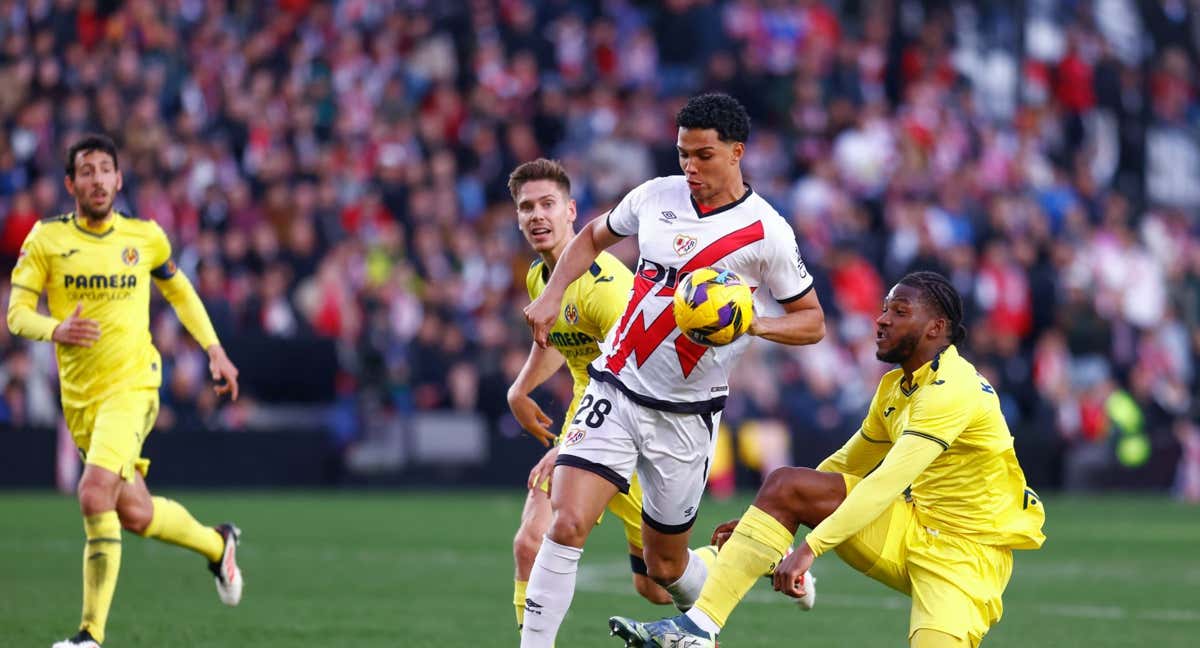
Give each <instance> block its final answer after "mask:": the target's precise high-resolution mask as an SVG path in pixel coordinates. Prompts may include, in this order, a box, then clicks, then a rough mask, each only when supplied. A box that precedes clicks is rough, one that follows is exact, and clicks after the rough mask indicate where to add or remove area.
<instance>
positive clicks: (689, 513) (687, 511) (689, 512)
mask: <svg viewBox="0 0 1200 648" xmlns="http://www.w3.org/2000/svg"><path fill="white" fill-rule="evenodd" d="M695 512H696V507H695V506H689V507H687V508H685V509H683V514H684V515H686V516H688V517H691V516H692V513H695Z"/></svg>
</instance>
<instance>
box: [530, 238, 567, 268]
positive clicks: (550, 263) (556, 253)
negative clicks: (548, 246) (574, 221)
mask: <svg viewBox="0 0 1200 648" xmlns="http://www.w3.org/2000/svg"><path fill="white" fill-rule="evenodd" d="M570 242H571V239H567V240H566V241H563V242H562V244H560V245H556V246H554V249H552V250H548V251H546V252H539V253H538V254H539V255H540V256H541V257H542V263H545V264H546V269H547V270H549V271H550V272H554V266H556V265H558V258H559V257H561V256H562V253H563V251H564V250H566V249H567V243H570Z"/></svg>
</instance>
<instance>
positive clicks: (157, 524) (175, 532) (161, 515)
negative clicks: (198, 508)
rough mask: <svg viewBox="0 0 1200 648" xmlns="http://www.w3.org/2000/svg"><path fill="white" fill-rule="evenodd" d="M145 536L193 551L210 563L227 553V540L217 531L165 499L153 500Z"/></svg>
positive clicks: (179, 505)
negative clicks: (152, 515) (151, 515)
mask: <svg viewBox="0 0 1200 648" xmlns="http://www.w3.org/2000/svg"><path fill="white" fill-rule="evenodd" d="M145 536H146V537H147V538H154V539H156V540H162V541H163V542H169V543H171V544H173V545H179V546H180V547H186V548H188V549H191V550H192V551H195V552H196V553H198V554H200V555H202V556H204V557H205V558H208V562H217V561H218V560H220V559H221V554H222V553H223V552H224V551H225V539H224V538H222V537H221V534H220V533H217V530H216V529H214V528H212V527H206V526H204V525H203V524H200V523H199V522H197V521H196V518H194V517H192V514H191V513H188V511H187V509H185V508H183V505H182V504H180V503H179V502H176V501H175V500H169V499H167V498H165V497H155V498H154V517H152V518H150V524H149V525H148V526H147V527H146V533H145Z"/></svg>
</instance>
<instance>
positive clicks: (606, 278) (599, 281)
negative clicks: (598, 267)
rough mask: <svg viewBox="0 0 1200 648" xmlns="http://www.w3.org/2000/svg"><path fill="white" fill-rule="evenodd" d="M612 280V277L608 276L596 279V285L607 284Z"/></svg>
mask: <svg viewBox="0 0 1200 648" xmlns="http://www.w3.org/2000/svg"><path fill="white" fill-rule="evenodd" d="M612 280H613V276H612V275H608V276H607V277H596V283H607V282H609V281H612Z"/></svg>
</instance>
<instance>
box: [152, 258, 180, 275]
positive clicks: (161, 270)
mask: <svg viewBox="0 0 1200 648" xmlns="http://www.w3.org/2000/svg"><path fill="white" fill-rule="evenodd" d="M178 271H179V266H177V265H175V260H174V259H167V262H166V263H164V264H162V265H160V266H158V267H157V268H155V269H153V270H151V271H150V276H152V277H154V278H155V279H170V278H171V277H174V276H175V273H176V272H178Z"/></svg>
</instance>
